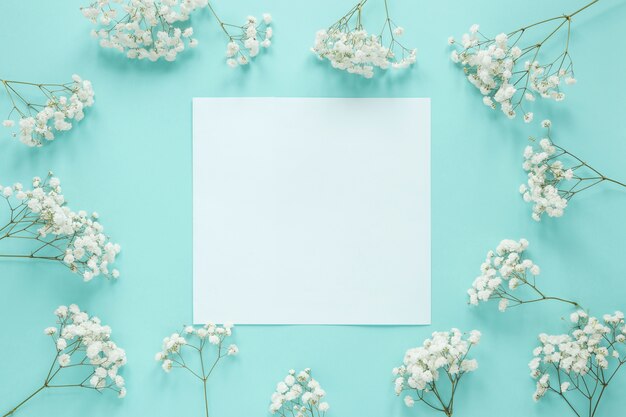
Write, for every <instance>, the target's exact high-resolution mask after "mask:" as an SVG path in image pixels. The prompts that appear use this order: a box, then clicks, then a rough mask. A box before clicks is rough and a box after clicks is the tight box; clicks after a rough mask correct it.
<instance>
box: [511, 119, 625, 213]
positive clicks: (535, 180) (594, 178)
mask: <svg viewBox="0 0 626 417" xmlns="http://www.w3.org/2000/svg"><path fill="white" fill-rule="evenodd" d="M542 125H543V126H544V127H545V128H547V132H548V133H547V136H546V137H545V138H543V139H541V140H540V141H539V149H535V148H533V146H527V147H526V149H525V150H524V159H525V161H524V165H523V168H524V170H525V171H527V172H528V181H527V184H522V185H521V186H520V188H519V191H520V193H521V194H522V195H523V198H524V201H526V202H528V203H533V214H532V218H533V219H534V220H536V221H539V220H541V216H542V214H544V213H546V214H547V215H548V216H550V217H561V216H562V215H563V212H564V210H565V208H566V207H567V205H568V202H569V201H570V200H571V199H572V197H574V196H575V195H576V194H578V193H580V192H582V191H585V190H588V189H589V188H591V187H594V186H596V185H599V184H601V183H603V182H609V183H612V184H614V185H617V186H620V187H623V188H626V184H625V183H623V182H620V181H617V180H614V179H612V178H609V177H607V176H606V175H604V174H602V173H601V172H600V171H598V170H597V169H595V168H593V167H592V166H591V165H589V164H588V163H587V162H585V161H583V160H582V159H581V158H579V157H577V156H576V155H574V154H572V153H571V152H569V151H568V150H566V149H565V148H562V147H560V146H558V145H555V144H554V143H553V142H552V139H551V137H550V127H551V125H552V124H551V122H550V121H549V120H544V121H543V122H542ZM567 165H569V166H567Z"/></svg>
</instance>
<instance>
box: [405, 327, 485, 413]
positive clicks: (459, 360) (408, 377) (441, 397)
mask: <svg viewBox="0 0 626 417" xmlns="http://www.w3.org/2000/svg"><path fill="white" fill-rule="evenodd" d="M480 337H481V334H480V332H479V331H477V330H472V331H471V332H470V333H469V334H468V335H464V334H463V333H461V331H460V330H459V329H452V330H450V331H449V332H434V333H433V334H432V337H431V338H430V339H426V340H424V343H423V345H422V346H419V347H416V348H412V349H409V350H407V351H406V354H405V355H404V362H403V364H402V365H401V366H399V367H397V368H394V369H393V374H394V375H395V376H396V379H395V392H396V395H398V396H400V395H402V394H403V393H407V394H406V395H405V396H404V403H405V405H406V406H407V407H413V406H414V405H415V403H416V402H423V403H424V404H426V405H427V406H429V407H430V408H432V409H434V410H437V411H441V412H442V413H444V414H445V415H446V416H451V415H452V414H453V411H454V395H455V394H456V392H457V389H458V385H459V383H460V381H461V378H463V376H464V375H465V374H467V373H468V372H473V371H475V370H476V369H478V363H477V362H476V359H469V358H468V354H469V352H470V349H471V348H472V346H474V345H477V344H478V342H480Z"/></svg>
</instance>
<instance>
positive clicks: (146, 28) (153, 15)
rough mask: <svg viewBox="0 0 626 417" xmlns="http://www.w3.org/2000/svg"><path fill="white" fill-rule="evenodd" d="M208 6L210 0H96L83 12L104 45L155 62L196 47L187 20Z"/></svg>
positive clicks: (129, 56)
mask: <svg viewBox="0 0 626 417" xmlns="http://www.w3.org/2000/svg"><path fill="white" fill-rule="evenodd" d="M206 6H207V0H97V1H94V2H93V3H91V5H90V6H88V7H83V8H81V11H82V13H83V16H85V18H87V19H88V20H89V21H91V22H92V23H93V24H94V25H97V26H98V29H97V30H94V31H92V36H94V37H95V38H97V39H98V40H99V43H100V46H101V47H103V48H107V49H113V50H115V51H118V52H120V53H123V54H125V55H126V57H128V58H130V59H147V60H149V61H153V62H154V61H157V60H159V59H161V58H163V59H165V60H166V61H174V60H176V57H177V56H178V54H179V53H181V52H183V51H184V50H185V49H186V46H190V47H193V46H195V43H197V41H196V40H195V39H193V38H192V37H191V36H192V35H193V28H192V27H191V26H187V25H185V24H184V23H185V22H187V21H188V20H189V17H190V14H191V13H192V12H193V11H195V10H197V9H201V8H204V7H206Z"/></svg>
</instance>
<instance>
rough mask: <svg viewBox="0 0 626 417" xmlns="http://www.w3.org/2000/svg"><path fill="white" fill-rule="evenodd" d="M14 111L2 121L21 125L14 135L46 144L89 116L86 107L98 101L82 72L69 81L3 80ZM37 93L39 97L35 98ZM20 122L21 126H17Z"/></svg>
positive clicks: (27, 141)
mask: <svg viewBox="0 0 626 417" xmlns="http://www.w3.org/2000/svg"><path fill="white" fill-rule="evenodd" d="M0 83H2V86H3V87H4V91H5V92H6V94H7V96H8V98H9V101H10V103H11V110H10V112H9V114H8V116H7V118H6V119H5V120H4V121H3V122H2V125H3V126H4V127H5V128H9V129H12V128H14V127H17V128H18V129H17V131H13V132H12V133H11V135H12V136H13V137H14V138H19V140H20V142H22V143H23V144H24V145H27V146H31V147H35V146H37V147H39V146H42V145H43V144H44V143H45V142H49V141H52V140H54V138H55V137H56V135H57V134H59V133H60V132H64V131H67V130H70V129H71V128H72V127H73V126H74V122H79V121H81V120H82V119H83V118H84V117H85V113H84V110H85V108H87V107H91V106H92V105H93V103H94V99H93V98H94V91H93V88H92V86H91V82H90V81H88V80H83V79H82V78H81V77H79V76H78V75H76V74H74V75H72V81H71V82H68V83H65V84H50V83H32V82H25V81H11V80H4V79H0ZM33 95H36V96H38V97H36V98H32V100H33V101H31V96H33ZM16 122H17V126H16Z"/></svg>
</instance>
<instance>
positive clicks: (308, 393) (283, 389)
mask: <svg viewBox="0 0 626 417" xmlns="http://www.w3.org/2000/svg"><path fill="white" fill-rule="evenodd" d="M325 396H326V391H324V390H323V389H322V387H321V386H320V384H319V382H317V380H315V379H313V378H312V377H311V369H309V368H307V369H305V370H304V371H301V372H299V373H298V374H297V375H296V371H294V370H293V369H292V370H290V371H289V373H288V374H287V376H286V377H285V378H284V379H283V380H282V381H280V382H278V384H277V385H276V391H275V392H274V393H273V394H272V398H271V405H270V409H269V411H270V413H272V414H276V413H279V414H280V415H281V416H283V415H285V413H289V415H290V416H291V415H292V414H291V413H292V412H293V414H294V415H295V416H297V417H318V416H323V415H324V414H325V413H326V411H328V410H329V408H330V406H329V405H328V403H327V402H325V401H322V400H323V399H324V397H325Z"/></svg>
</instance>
